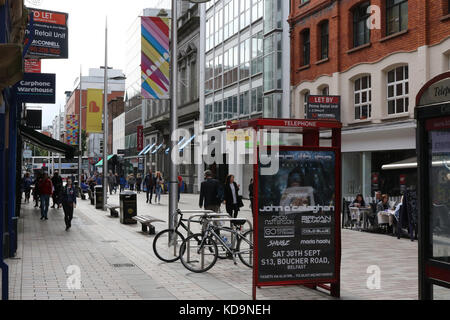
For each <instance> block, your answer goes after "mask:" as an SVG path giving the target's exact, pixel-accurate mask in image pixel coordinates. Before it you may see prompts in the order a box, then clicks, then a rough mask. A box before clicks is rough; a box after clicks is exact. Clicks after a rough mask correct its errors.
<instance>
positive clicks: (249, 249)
mask: <svg viewBox="0 0 450 320" xmlns="http://www.w3.org/2000/svg"><path fill="white" fill-rule="evenodd" d="M218 220H220V219H218ZM229 221H231V222H232V224H233V225H235V226H242V225H244V224H245V223H246V222H247V220H246V219H230V220H229ZM216 230H224V231H227V232H231V234H232V235H233V236H235V237H236V239H237V243H236V249H233V248H230V246H229V244H227V243H226V242H225V241H224V239H222V237H221V236H220V235H218V234H217V232H216ZM217 242H219V244H220V245H221V246H222V247H223V248H224V249H225V252H226V253H227V255H229V256H231V257H232V258H233V262H234V264H237V262H236V256H238V257H239V259H240V260H241V262H242V263H243V264H244V265H246V266H247V267H249V268H252V267H253V230H252V229H250V230H247V231H244V232H242V231H241V230H240V229H234V228H230V227H218V226H214V225H213V220H208V222H207V227H206V230H205V231H204V232H203V233H196V234H192V235H190V236H188V237H187V238H186V239H185V240H184V241H183V243H182V244H181V247H180V255H179V257H180V260H181V263H182V264H183V265H184V267H185V268H186V269H188V270H189V271H192V272H196V273H200V272H205V271H208V270H209V269H211V268H212V267H213V266H214V264H215V263H216V262H217V259H218V258H219V250H218V246H217ZM205 249H207V250H205ZM205 251H206V252H205Z"/></svg>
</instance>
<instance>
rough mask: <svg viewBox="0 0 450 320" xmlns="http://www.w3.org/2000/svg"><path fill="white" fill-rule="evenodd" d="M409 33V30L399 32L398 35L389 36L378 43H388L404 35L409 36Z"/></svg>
mask: <svg viewBox="0 0 450 320" xmlns="http://www.w3.org/2000/svg"><path fill="white" fill-rule="evenodd" d="M407 33H408V29H406V30H403V31H399V32H396V33H394V34H391V35H389V36H387V37H384V38H381V39H380V40H379V41H378V42H385V41H388V40H391V39H394V38H397V37H400V36H402V35H404V34H407Z"/></svg>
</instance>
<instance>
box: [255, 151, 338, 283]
mask: <svg viewBox="0 0 450 320" xmlns="http://www.w3.org/2000/svg"><path fill="white" fill-rule="evenodd" d="M278 159H279V171H278V173H277V174H274V175H262V174H261V167H264V165H262V164H260V165H259V173H258V174H259V176H258V239H257V241H258V282H259V283H264V282H280V281H283V282H285V281H305V280H320V279H333V278H334V277H335V229H334V228H335V207H334V204H335V153H334V152H333V151H299V150H296V151H288V150H280V151H279V156H278ZM269 165H270V164H269Z"/></svg>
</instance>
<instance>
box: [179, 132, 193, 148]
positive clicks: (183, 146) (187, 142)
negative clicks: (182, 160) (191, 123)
mask: <svg viewBox="0 0 450 320" xmlns="http://www.w3.org/2000/svg"><path fill="white" fill-rule="evenodd" d="M194 138H195V134H194V135H193V136H192V137H190V138H189V140H188V141H186V142H185V143H183V145H182V146H181V147H180V149H179V150H180V151H182V150H183V149H184V148H185V147H186V146H187V145H188V144H189V142H191V141H192V140H194Z"/></svg>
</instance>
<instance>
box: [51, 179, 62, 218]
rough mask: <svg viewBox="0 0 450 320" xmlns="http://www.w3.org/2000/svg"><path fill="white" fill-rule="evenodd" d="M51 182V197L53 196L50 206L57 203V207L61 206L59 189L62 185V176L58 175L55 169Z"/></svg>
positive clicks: (53, 206)
mask: <svg viewBox="0 0 450 320" xmlns="http://www.w3.org/2000/svg"><path fill="white" fill-rule="evenodd" d="M52 183H53V187H54V188H55V190H54V192H53V195H52V198H53V205H52V208H55V205H56V204H57V205H58V209H59V208H61V203H60V196H61V191H62V187H63V182H62V178H61V177H60V175H59V173H58V171H55V174H54V175H53V177H52Z"/></svg>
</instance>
